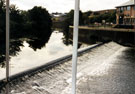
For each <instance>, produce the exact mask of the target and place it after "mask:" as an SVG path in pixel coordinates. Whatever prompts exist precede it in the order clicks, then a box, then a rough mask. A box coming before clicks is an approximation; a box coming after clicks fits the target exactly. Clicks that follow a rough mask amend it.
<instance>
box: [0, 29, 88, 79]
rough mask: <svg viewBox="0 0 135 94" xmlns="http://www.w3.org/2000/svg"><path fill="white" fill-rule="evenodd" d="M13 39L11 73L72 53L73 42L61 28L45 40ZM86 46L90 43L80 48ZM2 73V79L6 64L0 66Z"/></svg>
mask: <svg viewBox="0 0 135 94" xmlns="http://www.w3.org/2000/svg"><path fill="white" fill-rule="evenodd" d="M11 41H12V42H11V48H12V49H13V51H10V53H11V54H10V75H13V74H16V73H19V72H22V71H25V70H28V69H31V68H34V67H36V66H40V65H42V64H45V63H47V62H49V61H52V60H55V59H57V58H60V57H62V56H65V55H68V54H71V53H72V42H71V41H70V42H67V41H68V40H66V38H65V36H64V33H63V32H61V31H59V30H54V31H53V32H52V34H51V35H50V36H49V38H48V41H45V42H44V40H41V41H37V40H35V39H32V40H29V39H26V38H23V39H18V40H11ZM20 41H21V42H20ZM42 41H43V43H42ZM14 42H15V43H14ZM17 44H19V45H17ZM86 46H88V44H79V48H83V47H86ZM1 56H2V55H1ZM3 62H4V63H5V61H3ZM1 63H2V62H1ZM0 73H1V74H0V79H3V78H5V66H3V67H1V68H0Z"/></svg>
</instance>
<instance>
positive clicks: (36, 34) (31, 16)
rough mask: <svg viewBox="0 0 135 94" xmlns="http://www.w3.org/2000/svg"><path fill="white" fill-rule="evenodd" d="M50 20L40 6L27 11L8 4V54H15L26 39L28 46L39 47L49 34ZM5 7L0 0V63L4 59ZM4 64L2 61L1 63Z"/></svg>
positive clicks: (43, 44) (46, 40)
mask: <svg viewBox="0 0 135 94" xmlns="http://www.w3.org/2000/svg"><path fill="white" fill-rule="evenodd" d="M51 26H52V21H51V17H50V15H49V13H48V11H47V10H46V9H45V8H42V7H37V6H36V7H34V8H32V9H31V10H28V11H22V10H19V9H18V8H17V7H16V6H15V5H11V6H10V55H17V54H18V52H19V51H20V50H21V49H20V46H23V41H24V40H23V39H27V43H29V46H30V47H31V48H33V49H34V50H36V49H41V48H42V47H43V46H45V43H46V42H48V40H49V36H50V35H51V33H52V31H51ZM5 28H6V8H5V2H4V0H0V43H1V46H0V63H3V61H4V60H5V48H6V47H5V39H6V38H5V32H6V30H5ZM3 65H4V63H3Z"/></svg>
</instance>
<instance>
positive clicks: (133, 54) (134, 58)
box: [118, 48, 135, 66]
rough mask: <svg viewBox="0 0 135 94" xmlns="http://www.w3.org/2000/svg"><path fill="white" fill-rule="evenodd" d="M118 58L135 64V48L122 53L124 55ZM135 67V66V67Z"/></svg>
mask: <svg viewBox="0 0 135 94" xmlns="http://www.w3.org/2000/svg"><path fill="white" fill-rule="evenodd" d="M118 58H120V59H124V60H126V61H129V62H130V63H132V64H135V63H134V62H135V48H128V49H126V50H124V51H123V52H122V55H121V56H119V57H118ZM134 66H135V65H134Z"/></svg>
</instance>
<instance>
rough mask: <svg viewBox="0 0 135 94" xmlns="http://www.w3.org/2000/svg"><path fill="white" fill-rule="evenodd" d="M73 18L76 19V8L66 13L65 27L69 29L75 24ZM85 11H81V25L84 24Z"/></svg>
mask: <svg viewBox="0 0 135 94" xmlns="http://www.w3.org/2000/svg"><path fill="white" fill-rule="evenodd" d="M73 20H74V10H71V11H70V12H69V13H67V15H66V19H65V21H64V25H65V26H64V28H65V29H66V30H68V28H69V26H70V25H73ZM83 24H84V21H83V13H82V12H81V11H79V25H83Z"/></svg>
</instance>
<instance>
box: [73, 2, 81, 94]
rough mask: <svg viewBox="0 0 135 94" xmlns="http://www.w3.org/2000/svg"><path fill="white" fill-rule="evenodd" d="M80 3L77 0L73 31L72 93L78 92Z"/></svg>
mask: <svg viewBox="0 0 135 94" xmlns="http://www.w3.org/2000/svg"><path fill="white" fill-rule="evenodd" d="M79 5H80V0H75V10H74V33H73V56H72V94H76V75H77V55H78V54H77V51H78V25H79Z"/></svg>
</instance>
